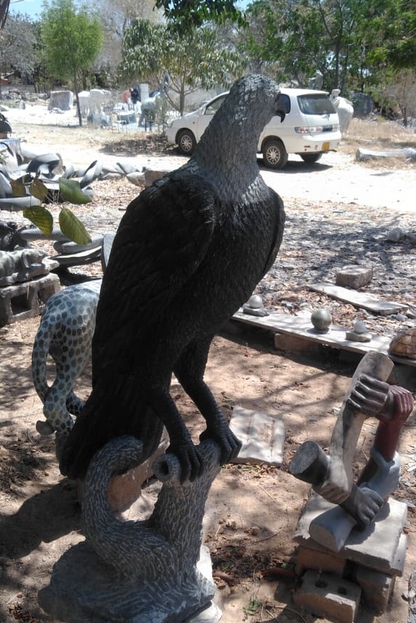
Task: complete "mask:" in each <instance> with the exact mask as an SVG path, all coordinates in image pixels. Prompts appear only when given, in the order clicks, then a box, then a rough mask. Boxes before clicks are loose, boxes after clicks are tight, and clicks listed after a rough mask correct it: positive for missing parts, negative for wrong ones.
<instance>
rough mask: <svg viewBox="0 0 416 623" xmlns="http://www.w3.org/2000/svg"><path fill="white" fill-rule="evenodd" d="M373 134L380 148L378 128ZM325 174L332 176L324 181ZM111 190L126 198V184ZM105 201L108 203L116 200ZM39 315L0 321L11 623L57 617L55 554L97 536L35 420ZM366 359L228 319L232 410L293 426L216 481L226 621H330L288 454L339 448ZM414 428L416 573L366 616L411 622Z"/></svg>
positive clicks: (109, 140)
mask: <svg viewBox="0 0 416 623" xmlns="http://www.w3.org/2000/svg"><path fill="white" fill-rule="evenodd" d="M12 125H13V129H14V135H16V136H22V137H24V138H26V140H27V141H28V144H43V145H44V146H45V147H48V149H45V151H55V150H58V149H59V150H61V151H62V152H65V153H70V154H71V157H74V158H76V157H77V156H78V160H86V163H88V162H91V161H92V159H93V156H94V153H95V154H96V153H97V151H101V153H105V154H113V155H114V154H117V155H118V156H119V157H120V156H123V157H124V156H131V155H133V156H137V157H138V158H140V159H141V162H143V164H144V165H146V163H147V166H149V165H152V164H154V163H155V162H156V163H157V165H158V166H160V167H162V168H163V166H164V164H166V163H169V165H171V164H172V163H173V164H175V165H176V164H181V163H182V162H183V159H182V158H180V157H178V156H176V155H175V153H174V152H168V154H166V153H164V154H161V153H160V151H159V148H158V145H157V143H156V142H155V141H152V140H150V139H146V142H145V143H143V141H142V138H144V137H142V136H141V137H140V145H141V148H142V149H143V145H146V146H148V145H149V146H150V147H148V148H147V149H148V151H147V152H145V153H141V154H137V153H133V154H132V153H131V151H129V146H130V147H131V143H130V138H128V137H126V136H124V135H120V134H118V133H112V132H110V131H108V132H107V134H105V133H103V132H100V131H97V132H93V131H91V130H89V129H87V128H83V129H78V128H75V127H71V128H63V127H59V126H49V125H34V124H33V120H32V122H31V123H29V120H28V119H25V120H23V121H20V122H19V121H18V120H16V118H14V119H13V122H12ZM137 144H139V143H136V145H137ZM371 145H374V148H379V147H380V144H376V143H375V142H374V141H373V142H372V143H371ZM366 146H367V147H369V145H368V144H366ZM354 149H355V144H354V142H353V141H352V140H351V142H350V143H348V141H346V142H345V147H344V148H343V149H342V150H341V152H340V153H339V154H337V155H336V156H337V157H338V160H334V161H332V160H331V161H328V162H329V164H328V165H327V166H328V171H329V173H330V172H331V169H338V168H340V167H341V168H342V166H343V163H345V162H347V163H350V162H351V153H352V152H353V150H354ZM68 157H69V156H68ZM348 166H352V165H350V164H349V165H348ZM354 166H355V165H354ZM394 169H395V171H394V172H395V173H398V174H399V175H401V176H403V179H407V180H409V179H410V180H411V181H412V183H413V180H414V179H416V178H415V165H409V164H408V163H404V162H402V163H401V164H400V165H399V166H398V165H397V164H395V165H394ZM360 171H361V172H364V173H365V171H367V177H366V178H365V176H363V179H366V180H367V181H366V182H363V183H364V184H365V183H367V184H368V183H369V180H370V181H371V176H372V175H374V169H371V168H369V167H368V166H362V167H361V168H360ZM324 174H325V173H322V175H324ZM267 175H269V176H270V175H278V174H276V173H274V174H270V173H267ZM363 175H364V174H363ZM299 177H300V176H299ZM320 184H321V187H322V181H321V182H320ZM125 185H127V182H124V181H123V182H120V183H117V188H118V189H119V191H118V193H117V201H118V202H119V204H120V210H122V209H123V206H125V204H126V203H127V202H128V200H129V199H128V198H129V197H130V195H131V196H133V195H134V193H135V192H137V189H135V188H134V187H130V186H128V188H127V189H126V188H125ZM344 190H345V193H347V190H346V189H344ZM364 190H365V188H364V189H363V191H364ZM300 192H301V191H300ZM407 194H408V195H409V196H411V197H412V200H413V201H414V184H413V186H412V184H410V185H409V187H408V192H407V193H406V197H407ZM111 200H112V201H113V202H114V201H116V199H114V197H112V198H111ZM409 205H410V201H409ZM103 211H104V215H105V201H104V200H103ZM10 216H11V215H8V218H5V215H4V213H3V212H2V213H1V219H3V220H10ZM12 216H13V217H14V216H15V215H12ZM85 270H86V272H88V270H87V269H85ZM94 271H95V273H97V271H98V272H99V269H97V268H96V267H95V268H92V269H90V273H89V274H91V273H94ZM81 272H82V271H81ZM38 324H39V319H38V318H35V319H31V320H25V321H20V322H17V323H14V324H12V325H9V326H7V327H4V328H3V329H0V348H1V359H0V409H1V410H0V508H1V514H0V562H1V567H0V568H1V571H0V573H1V575H0V578H1V581H0V621H1V622H3V621H4V623H10V622H12V621H16V620H21V621H24V622H25V623H26V622H27V623H35V622H38V623H54V619H53V618H52V617H50V616H49V615H47V614H45V613H44V612H43V611H42V610H41V609H40V607H39V606H38V603H37V592H38V591H39V590H40V589H41V588H43V587H45V586H47V585H48V584H49V581H50V575H51V571H52V567H53V565H54V563H55V562H56V561H57V560H59V558H60V557H61V555H62V554H63V553H64V552H65V551H66V550H67V549H69V548H70V547H72V546H73V545H75V544H76V543H78V542H80V541H82V540H83V538H84V537H83V534H82V526H81V513H80V506H79V503H78V500H77V490H76V485H75V483H73V482H71V481H68V480H67V479H66V478H63V477H62V476H61V475H60V473H59V470H58V468H57V461H56V458H55V454H54V443H53V440H52V439H49V438H42V437H41V436H40V435H39V434H38V433H37V432H36V429H35V423H36V421H37V420H38V419H41V418H42V404H41V402H40V400H39V398H38V397H37V395H36V393H35V390H34V388H33V384H32V380H31V368H30V360H31V349H32V344H33V339H34V336H35V333H36V330H37V327H38ZM354 368H355V364H354V363H351V362H350V363H346V362H345V363H343V362H342V361H341V362H340V361H339V360H337V361H334V360H333V359H332V358H331V356H330V354H328V353H323V354H322V357H321V358H319V359H317V358H315V359H314V360H311V359H308V358H306V357H302V356H299V355H298V356H295V355H290V354H284V353H280V352H278V351H276V350H275V349H274V347H273V343H272V338H271V336H270V335H269V334H259V333H255V332H245V333H237V334H234V333H230V332H224V333H223V334H221V335H219V336H217V337H216V338H215V340H214V343H213V345H212V349H211V353H210V358H209V363H208V367H207V373H206V379H207V382H208V384H209V385H210V387H211V388H212V390H213V392H214V394H215V395H216V396H217V397H218V399H219V403H220V404H221V406H222V408H223V409H224V411H225V413H226V414H231V412H232V409H233V408H234V407H235V406H236V405H240V406H242V407H245V408H248V409H256V410H259V411H265V412H267V413H268V414H270V415H272V416H274V417H276V418H281V419H282V421H283V423H284V426H285V446H284V462H283V465H282V466H281V467H280V468H276V467H270V466H267V465H260V466H249V465H234V466H232V465H227V466H225V467H224V468H223V469H222V470H221V472H220V475H219V476H218V478H217V479H216V480H215V482H214V484H213V486H212V489H211V493H210V496H209V499H208V502H207V508H206V519H205V537H204V540H205V543H206V544H207V545H208V547H209V550H210V553H211V557H212V561H213V569H214V576H215V581H216V583H217V586H218V596H219V601H220V605H221V608H222V610H223V617H222V621H223V623H238V622H240V621H245V620H250V621H252V622H253V623H258V622H260V621H261V622H263V623H272V622H279V623H286V622H287V623H289V622H290V623H292V622H303V623H305V622H306V623H313V622H315V621H317V620H318V617H316V616H314V615H311V614H308V613H305V612H299V611H297V609H296V607H295V606H294V604H293V600H292V595H293V591H294V590H296V587H297V586H298V583H299V581H298V579H297V578H296V577H295V575H294V573H293V561H294V557H295V555H296V544H295V543H294V542H293V540H292V537H293V534H294V531H295V528H296V525H297V522H298V519H299V516H300V513H301V511H302V508H303V506H304V504H305V502H306V499H307V496H308V492H309V487H308V486H307V485H305V484H302V483H300V482H299V481H297V480H295V479H294V478H293V477H292V476H291V475H290V473H289V463H290V460H291V458H292V456H293V454H294V452H295V450H296V448H297V447H298V446H299V444H301V443H302V442H304V441H305V440H308V439H312V440H315V441H317V442H318V443H320V445H321V446H322V447H323V448H327V447H328V443H329V440H330V436H331V432H332V429H333V426H334V423H335V421H336V414H337V408H339V406H340V404H341V402H342V399H343V396H344V394H345V392H346V390H347V387H348V385H349V381H350V379H351V376H352V375H353V372H354ZM90 383H91V377H90V371H88V372H87V373H86V374H85V375H84V376H83V378H82V379H80V381H79V386H78V391H79V394H80V395H81V396H83V397H86V396H87V395H88V392H89V389H90ZM172 395H173V396H174V399H175V401H176V402H177V404H178V407H179V409H180V411H181V413H183V416H184V418H185V421H186V423H187V425H188V426H189V428H190V430H191V431H192V434H193V436H194V438H195V439H197V436H198V434H199V432H201V430H202V423H201V418H200V416H199V415H198V413H197V411H196V409H195V407H194V405H193V403H192V402H191V401H190V399H189V398H188V397H187V396H185V395H184V393H183V392H182V390H181V388H180V387H179V386H178V385H177V384H176V383H174V384H173V390H172ZM375 427H376V424H375V422H374V421H373V420H367V421H366V423H365V425H364V427H363V431H362V435H361V437H360V442H359V444H358V447H357V452H356V457H355V461H354V468H355V469H356V471H357V472H358V471H359V469H360V468H361V467H362V466H363V465H364V464H365V462H366V461H367V458H368V451H369V447H370V446H371V444H372V441H373V437H374V432H375ZM414 430H415V419H414V416H411V418H410V420H409V423H408V425H407V426H406V427H405V428H404V430H403V435H402V438H401V442H400V448H399V450H400V452H401V453H402V457H403V461H402V462H403V479H402V483H401V485H400V488H399V490H398V491H397V493H396V494H395V497H396V499H399V500H403V501H406V502H408V505H409V512H408V522H407V526H406V532H407V534H408V551H407V557H406V566H405V572H404V575H403V577H402V578H399V579H398V581H397V583H396V588H395V591H394V594H393V597H392V600H391V603H390V604H389V607H388V610H387V611H386V613H384V614H383V615H380V616H375V615H374V614H373V613H371V612H369V611H368V610H367V609H366V608H365V607H364V606H362V607H361V609H360V610H359V613H358V616H357V617H356V621H357V623H371V622H373V621H374V622H375V623H405V622H406V621H407V613H408V602H407V590H408V580H409V576H410V574H411V573H412V572H413V570H414V569H415V568H416V552H415V539H416V536H415V531H416V512H415V506H414V504H416V486H415V481H414V474H413V472H412V461H411V460H413V459H415V455H416V442H415V436H414ZM412 457H413V458H412ZM409 459H411V460H409ZM319 620H320V621H322V623H326V622H329V621H331V619H319Z"/></svg>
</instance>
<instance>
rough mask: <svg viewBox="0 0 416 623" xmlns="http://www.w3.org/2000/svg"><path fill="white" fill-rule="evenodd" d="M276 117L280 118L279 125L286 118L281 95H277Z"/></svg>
mask: <svg viewBox="0 0 416 623" xmlns="http://www.w3.org/2000/svg"><path fill="white" fill-rule="evenodd" d="M276 115H277V116H278V117H280V123H282V121H284V119H285V117H286V110H285V106H284V103H283V101H282V96H281V95H279V97H278V99H277V102H276Z"/></svg>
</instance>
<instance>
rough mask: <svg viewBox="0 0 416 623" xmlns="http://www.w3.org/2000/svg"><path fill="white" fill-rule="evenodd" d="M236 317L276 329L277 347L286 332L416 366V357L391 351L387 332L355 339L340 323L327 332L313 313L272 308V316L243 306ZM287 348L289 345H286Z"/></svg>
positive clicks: (289, 334)
mask: <svg viewBox="0 0 416 623" xmlns="http://www.w3.org/2000/svg"><path fill="white" fill-rule="evenodd" d="M233 320H236V321H238V322H241V323H244V324H248V325H251V326H253V327H257V328H259V329H263V330H267V331H271V332H273V333H275V341H274V344H275V347H276V348H277V349H279V348H281V345H280V342H279V338H280V336H281V335H282V334H283V335H284V336H290V337H294V338H298V339H299V340H303V341H304V343H305V345H306V348H307V345H308V344H312V345H313V344H315V345H317V346H319V345H325V346H330V347H332V348H338V349H342V350H345V351H349V352H353V353H357V354H359V355H365V354H366V353H368V352H369V351H372V350H376V351H378V352H380V353H384V354H385V355H388V356H389V357H390V358H391V359H392V360H393V361H395V362H397V363H402V364H405V365H407V366H412V367H416V360H414V359H413V360H412V359H408V358H406V357H397V356H396V355H391V354H390V353H389V352H388V349H389V346H390V341H391V340H390V338H388V337H385V336H383V335H373V336H372V339H371V341H370V342H352V341H350V340H347V339H346V337H345V335H346V331H347V330H348V329H346V327H341V326H338V325H331V326H330V327H329V330H328V332H327V333H317V332H316V331H315V329H314V328H313V326H312V324H311V320H310V314H309V315H299V316H292V315H290V314H282V313H277V312H272V313H271V314H269V315H268V316H264V317H257V316H250V315H249V314H245V313H243V311H242V309H241V310H240V311H238V312H236V313H235V314H234V316H233ZM283 350H285V347H283Z"/></svg>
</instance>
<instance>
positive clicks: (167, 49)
mask: <svg viewBox="0 0 416 623" xmlns="http://www.w3.org/2000/svg"><path fill="white" fill-rule="evenodd" d="M121 68H122V71H123V74H124V75H125V76H126V77H128V78H129V79H130V80H132V81H134V80H138V81H144V80H145V79H147V78H148V77H149V76H150V75H151V76H153V77H154V78H155V79H156V81H157V82H158V83H159V84H161V83H163V79H164V76H165V75H166V73H167V74H168V75H169V88H170V90H171V91H173V93H176V94H177V96H178V98H179V106H178V105H177V103H176V102H175V101H174V100H173V99H172V98H171V103H172V105H173V106H174V107H176V108H178V109H179V111H180V112H181V114H182V113H183V111H184V108H185V98H186V95H188V94H189V93H192V92H194V91H196V90H197V89H199V88H205V89H210V88H212V87H216V86H223V87H228V86H229V85H230V84H231V83H232V82H233V81H234V79H235V78H236V76H237V75H238V74H239V73H240V71H241V59H240V57H239V55H238V54H237V53H236V52H235V51H234V50H232V49H230V48H228V47H222V46H220V45H219V42H218V39H217V36H216V30H215V28H213V27H209V26H204V27H203V28H199V29H193V30H189V31H187V32H185V33H184V34H182V35H180V36H178V34H177V33H175V32H173V31H172V30H171V29H170V28H169V27H167V26H164V25H162V24H151V23H150V22H149V21H147V20H134V21H133V22H132V24H131V26H130V27H129V28H128V29H127V31H126V34H125V37H124V42H123V62H122V67H121ZM168 97H171V96H170V91H169V93H168Z"/></svg>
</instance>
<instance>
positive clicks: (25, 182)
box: [11, 173, 91, 244]
mask: <svg viewBox="0 0 416 623" xmlns="http://www.w3.org/2000/svg"><path fill="white" fill-rule="evenodd" d="M11 184H12V188H13V193H14V195H15V196H16V197H25V196H27V195H28V194H29V195H30V196H32V197H36V199H39V201H41V202H42V203H43V202H45V201H46V198H47V197H48V195H49V193H50V191H49V190H48V188H47V187H46V186H45V184H44V183H43V182H42V180H40V179H39V177H38V176H37V175H35V176H33V175H31V174H30V173H28V174H26V175H24V176H23V177H21V178H19V179H17V180H13V181H12V182H11ZM59 194H60V197H61V198H62V199H63V200H64V201H68V202H69V203H72V204H74V205H81V204H84V203H89V202H90V201H91V199H90V198H89V197H88V196H87V195H86V194H85V193H84V192H83V191H82V188H81V186H80V184H79V182H78V181H76V180H67V179H65V178H63V177H61V178H60V180H59ZM23 216H24V217H25V218H27V219H28V220H29V221H30V222H31V223H33V224H34V225H36V227H38V228H39V229H40V230H41V232H42V233H44V234H45V235H46V236H50V235H51V234H52V231H53V215H52V213H51V212H50V211H49V210H48V209H47V208H45V206H43V205H40V206H39V205H34V206H29V207H27V208H25V209H24V210H23ZM59 227H60V229H61V231H62V233H63V234H64V235H65V236H67V238H69V239H70V240H73V241H74V242H76V243H77V244H88V243H89V242H91V237H90V235H89V234H88V232H87V230H86V229H85V226H84V224H83V223H82V222H81V221H80V220H79V218H78V217H77V216H75V214H74V213H73V212H72V211H71V210H70V209H68V208H66V207H63V208H61V211H60V213H59Z"/></svg>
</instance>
